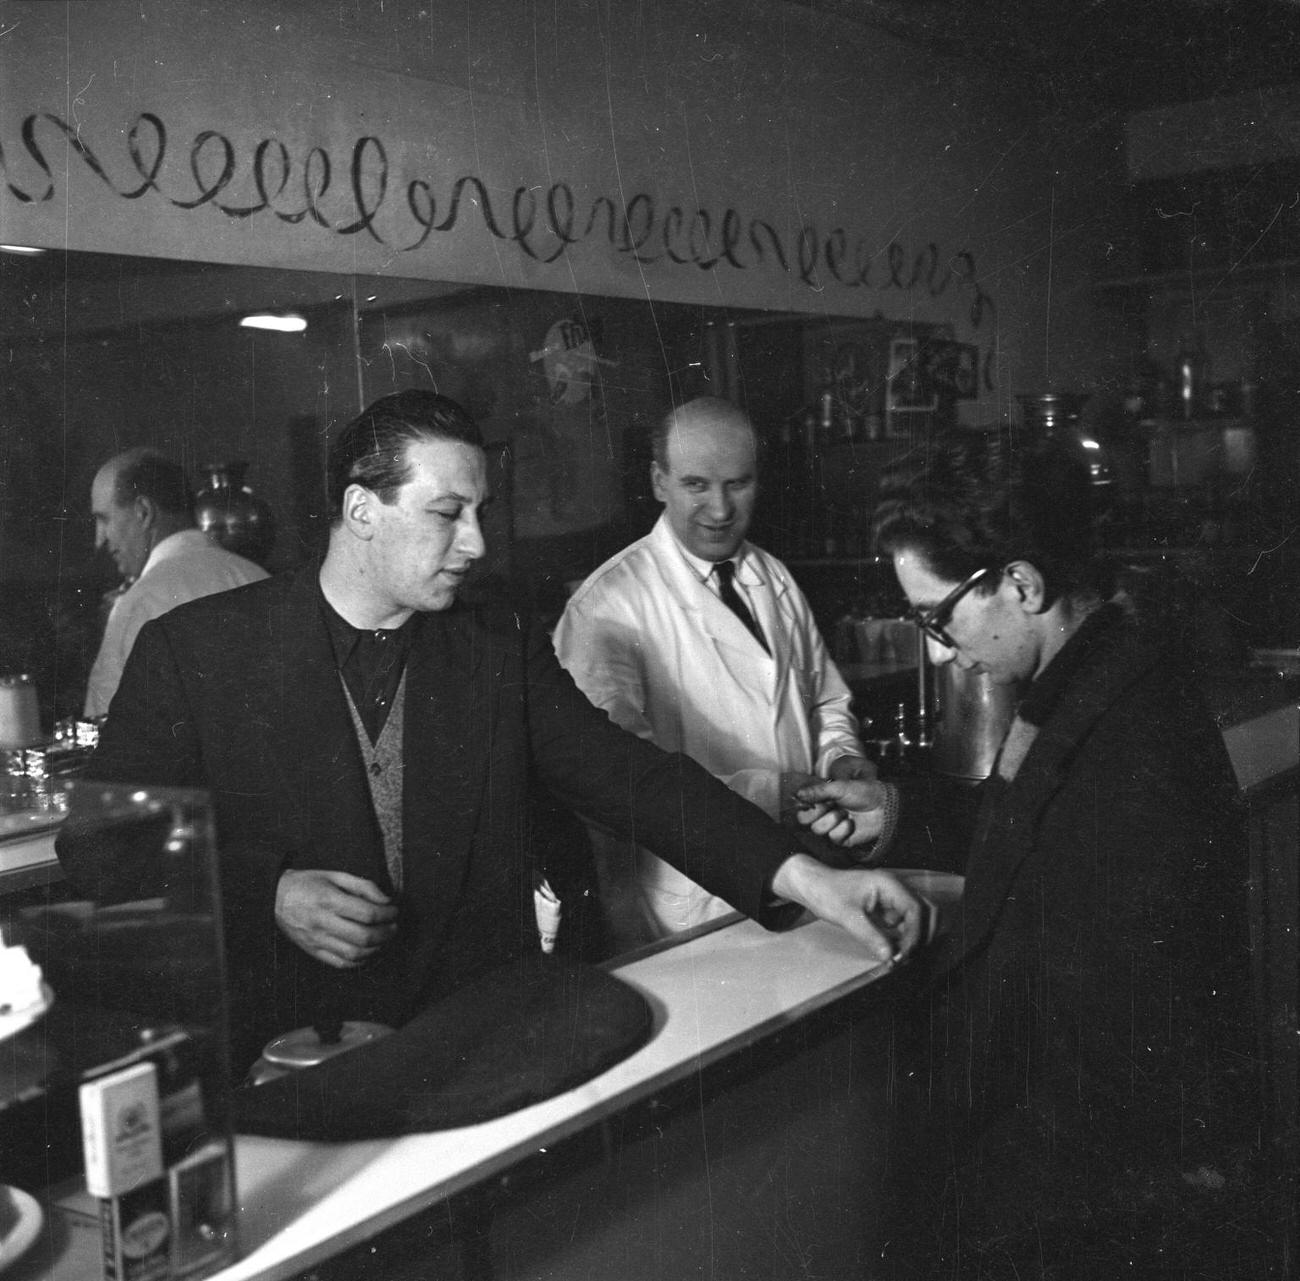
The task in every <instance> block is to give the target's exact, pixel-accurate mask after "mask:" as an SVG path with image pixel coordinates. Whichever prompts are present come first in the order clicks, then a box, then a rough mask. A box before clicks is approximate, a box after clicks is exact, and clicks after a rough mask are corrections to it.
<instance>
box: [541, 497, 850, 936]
mask: <svg viewBox="0 0 1300 1281" xmlns="http://www.w3.org/2000/svg"><path fill="white" fill-rule="evenodd" d="M734 581H735V584H736V589H737V591H738V592H739V593H740V594H741V596H742V598H743V599H744V600H745V601H746V603H747V604H748V605H749V608H750V611H751V612H752V613H753V615H754V617H755V619H756V620H757V622H758V624H759V626H760V627H761V628H762V630H763V635H764V638H765V639H766V641H767V643H768V646H769V647H770V649H771V653H770V654H767V653H764V652H763V649H762V647H761V646H760V645H759V644H758V642H757V641H756V640H755V639H754V637H753V636H752V635H751V634H750V632H749V631H748V629H747V628H746V627H745V625H744V623H742V622H741V621H740V619H739V618H737V617H736V615H735V614H733V613H732V612H731V610H730V609H728V608H727V606H726V605H725V604H723V602H722V601H721V600H720V599H719V598H718V595H717V581H716V576H715V575H714V574H713V564H712V563H711V562H709V561H703V560H700V559H699V558H698V557H695V556H692V555H690V554H689V553H687V552H686V551H685V550H684V549H683V548H682V547H681V545H680V544H679V543H678V542H677V540H676V538H675V537H674V536H673V533H672V530H671V528H670V527H669V525H668V522H667V519H666V518H665V517H662V516H661V517H660V519H659V521H658V523H657V524H656V525H655V527H654V529H653V530H651V532H650V533H649V534H647V535H646V536H645V537H644V538H642V539H639V540H638V541H637V542H635V543H632V544H631V545H630V546H628V547H625V548H624V549H623V550H622V551H621V552H619V553H618V554H617V555H615V556H614V557H612V558H611V559H610V560H608V561H606V562H605V564H603V565H602V566H601V567H600V568H599V569H597V570H596V571H595V572H594V573H593V574H592V575H591V576H590V577H589V578H588V579H587V580H586V582H584V583H583V584H582V586H581V587H580V588H579V589H578V590H577V592H575V593H574V595H573V597H572V599H571V600H570V601H569V604H568V607H567V608H566V609H565V611H564V616H563V617H562V618H561V620H560V623H559V626H558V627H557V628H556V632H555V650H556V654H557V655H558V657H559V660H560V663H561V664H562V665H563V666H564V667H565V668H567V669H568V671H569V672H570V674H571V675H572V676H573V678H574V680H575V681H576V682H577V684H578V686H579V688H580V689H581V690H582V691H583V693H585V694H586V695H587V697H588V698H589V699H591V701H592V702H593V703H594V704H595V705H596V706H597V707H600V708H603V709H604V710H605V711H606V712H607V713H608V714H609V716H610V718H611V719H612V720H613V721H614V722H615V723H616V724H618V725H621V726H622V727H623V728H624V729H626V730H630V731H631V732H632V733H634V734H637V735H639V736H640V737H641V738H646V739H649V740H651V741H652V742H654V743H655V744H657V745H658V746H659V747H662V748H664V749H665V750H667V751H677V752H684V753H685V754H686V755H688V756H690V757H692V758H694V759H695V760H696V761H698V762H699V763H700V764H701V765H703V766H704V768H705V769H707V770H708V771H709V772H710V773H711V774H713V775H715V776H716V777H717V778H719V779H721V780H722V781H723V782H724V783H726V784H727V785H728V786H729V787H731V788H732V789H733V790H734V791H736V792H739V793H740V794H741V795H742V796H745V797H746V798H747V799H749V800H751V801H753V802H754V804H756V805H758V806H759V807H760V808H761V809H763V810H765V811H766V812H767V813H768V814H769V815H770V816H771V817H773V818H776V817H778V815H779V814H780V811H781V799H782V798H781V796H780V780H781V775H782V773H783V772H786V771H800V772H803V773H808V774H813V773H816V774H825V773H826V771H827V770H828V769H829V767H830V765H831V763H832V762H833V761H834V760H836V759H837V758H839V757H840V756H862V755H864V752H863V749H862V744H861V742H860V740H859V739H858V736H857V728H858V727H857V721H856V719H855V718H854V716H853V714H852V712H851V711H850V701H851V695H850V692H849V689H848V686H847V685H845V683H844V680H843V678H842V677H841V676H840V674H839V671H838V669H837V668H836V666H835V664H834V663H833V662H832V661H831V658H830V655H829V654H828V653H827V652H826V646H825V644H824V643H823V641H822V637H821V634H820V632H819V631H818V630H817V626H816V623H815V622H814V620H813V616H812V611H811V609H810V608H809V607H808V602H807V600H806V599H805V598H804V595H803V593H802V592H801V591H800V590H799V588H798V587H797V586H796V584H795V582H794V580H793V579H792V578H791V577H790V574H789V571H788V570H787V569H786V568H785V566H784V565H782V564H781V562H780V561H779V560H777V559H776V558H775V557H773V556H769V555H768V554H767V553H766V552H764V551H762V550H761V549H759V548H757V547H754V546H752V545H751V544H748V543H746V544H743V545H742V547H741V549H740V551H739V553H738V554H737V556H736V574H735V579H734ZM602 857H604V852H602ZM624 861H626V858H625V857H624ZM636 864H637V867H636V880H637V881H638V883H639V886H640V894H641V898H642V899H643V900H644V901H643V904H642V907H643V910H644V911H645V913H646V914H647V915H648V916H649V917H651V918H653V919H654V921H655V922H656V929H655V931H654V932H656V933H658V934H659V935H662V934H666V933H675V932H677V931H678V930H681V929H685V928H689V927H690V926H691V925H694V924H697V923H698V922H699V921H701V920H707V919H709V918H710V917H711V916H717V915H719V914H721V913H722V912H725V911H727V910H729V909H728V908H727V906H726V904H725V903H722V902H721V900H719V899H715V898H712V897H711V896H710V895H708V894H706V893H705V891H704V890H702V889H700V887H699V886H697V885H695V884H694V882H692V881H690V880H689V879H688V878H687V877H685V876H683V875H682V873H680V872H678V871H676V870H675V869H674V868H672V867H671V866H670V865H669V864H667V863H665V862H663V861H662V860H661V859H658V858H655V857H654V856H653V855H650V854H649V853H648V852H646V851H641V852H639V853H638V855H637V856H636ZM607 872H608V868H603V869H602V873H601V874H602V878H604V877H605V875H606V874H607Z"/></svg>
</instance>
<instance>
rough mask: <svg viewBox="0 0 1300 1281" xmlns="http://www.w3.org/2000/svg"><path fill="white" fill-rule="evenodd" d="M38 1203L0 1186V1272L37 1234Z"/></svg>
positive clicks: (41, 1220) (39, 1221) (19, 1191)
mask: <svg viewBox="0 0 1300 1281" xmlns="http://www.w3.org/2000/svg"><path fill="white" fill-rule="evenodd" d="M44 1222H45V1215H44V1214H43V1213H42V1212H41V1206H40V1202H38V1201H37V1200H36V1198H35V1197H34V1196H32V1195H31V1194H30V1193H29V1192H24V1191H23V1190H22V1189H21V1188H11V1187H6V1186H5V1185H4V1184H0V1272H3V1271H5V1269H6V1268H8V1267H10V1266H12V1265H13V1264H15V1263H17V1262H18V1260H19V1259H20V1258H22V1256H23V1255H24V1254H26V1253H27V1251H28V1250H30V1249H31V1247H32V1244H33V1242H35V1240H36V1238H37V1237H38V1236H40V1234H41V1225H42V1224H43V1223H44Z"/></svg>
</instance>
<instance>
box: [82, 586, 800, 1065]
mask: <svg viewBox="0 0 1300 1281" xmlns="http://www.w3.org/2000/svg"><path fill="white" fill-rule="evenodd" d="M317 574H318V567H317V566H316V565H312V566H309V567H307V568H304V569H302V570H299V571H297V572H295V573H291V574H287V575H282V576H279V577H277V578H274V579H270V580H268V581H266V582H263V583H259V584H257V585H256V586H255V587H253V588H250V589H248V590H240V591H234V592H228V593H225V594H223V595H221V596H215V597H210V598H207V599H205V600H202V601H199V602H196V603H195V604H193V605H190V606H183V607H181V608H179V609H176V610H174V611H172V612H171V613H169V614H167V615H165V616H163V617H162V618H160V619H157V620H155V621H153V622H151V623H148V624H146V626H145V627H144V628H143V629H142V631H141V633H140V637H139V639H138V641H137V643H136V646H135V648H134V651H133V653H132V655H131V659H130V661H129V663H128V665H127V669H126V672H125V674H124V677H123V680H122V685H121V688H120V690H119V693H118V696H117V699H116V700H115V704H114V708H113V716H112V719H111V721H110V722H108V723H107V724H106V725H105V727H104V732H103V735H102V736H101V738H100V740H99V746H98V748H97V749H96V752H95V754H94V756H93V758H92V760H91V762H90V763H89V765H88V767H87V773H88V776H89V777H92V778H95V779H102V780H104V781H108V782H129V783H135V784H155V785H159V786H175V787H204V788H208V789H209V790H210V791H211V793H212V798H213V805H214V810H215V815H216V827H217V839H218V845H219V857H220V868H221V879H222V895H223V902H224V913H223V915H224V924H225V932H226V957H227V967H228V977H229V990H230V994H231V1011H230V1014H231V1035H232V1041H233V1049H234V1063H235V1067H236V1071H240V1070H242V1069H243V1068H244V1067H246V1066H247V1065H248V1064H249V1063H251V1062H252V1060H253V1059H254V1058H256V1056H257V1054H258V1053H259V1052H260V1050H261V1047H262V1045H263V1044H264V1043H265V1042H266V1041H267V1040H268V1039H269V1038H270V1037H272V1036H274V1035H277V1034H279V1033H282V1032H285V1031H289V1030H291V1029H294V1028H297V1027H301V1026H303V1025H304V1024H307V1023H311V1022H314V1021H316V1020H317V1019H319V1018H322V1017H327V1018H328V1017H333V1018H344V1019H356V1020H366V1021H373V1022H380V1023H387V1024H390V1025H400V1024H403V1023H405V1022H406V1021H407V1020H409V1019H410V1018H411V1017H413V1016H414V1015H415V1014H416V1013H417V1012H418V1011H419V1010H421V1009H422V1008H424V1007H425V1006H427V1005H428V1004H429V1003H430V1002H432V1001H435V1000H437V999H439V998H440V997H442V996H445V995H446V994H447V993H449V992H451V991H454V990H455V989H457V988H459V987H461V986H463V985H464V984H465V983H467V982H470V981H472V980H473V979H474V978H476V977H478V976H480V975H482V974H483V973H485V972H486V971H488V970H489V969H492V968H494V967H496V966H499V965H501V964H504V963H506V962H508V961H510V960H511V959H512V958H513V957H516V956H519V955H521V954H522V953H524V952H526V951H529V950H534V949H536V948H537V947H538V938H537V927H536V923H535V916H534V908H533V902H532V897H533V871H534V867H533V850H532V845H531V833H532V829H531V825H530V821H529V819H530V815H529V809H528V805H529V796H530V785H531V783H532V782H533V781H534V780H536V781H538V782H540V783H541V784H542V785H543V786H544V787H545V788H547V789H548V790H549V791H550V793H551V794H552V795H554V796H555V797H556V798H557V800H559V801H560V802H561V803H563V804H565V805H567V806H569V807H571V808H581V810H582V811H583V812H584V813H585V814H588V815H590V816H592V817H593V818H594V819H595V820H596V821H598V822H600V823H603V824H604V825H605V826H607V827H609V828H611V829H613V830H615V831H619V832H621V833H623V834H625V835H628V836H634V837H635V839H637V840H638V841H642V842H644V843H645V844H647V845H650V846H651V847H652V848H655V849H657V850H659V851H661V852H662V853H663V854H664V856H665V857H667V858H669V859H671V860H673V861H674V862H675V863H676V864H677V865H679V866H680V867H682V869H683V870H685V871H686V872H687V873H688V874H689V875H690V876H691V877H692V878H693V879H695V880H698V881H700V882H702V883H704V884H706V885H708V886H709V887H710V888H711V889H712V890H713V891H714V892H715V893H717V894H719V895H721V896H722V897H724V898H725V899H726V900H727V901H728V902H730V903H731V904H733V905H734V906H735V907H736V908H737V909H739V910H740V911H742V912H744V913H746V914H747V915H749V916H752V917H755V918H756V919H758V920H760V921H761V922H762V923H764V924H767V925H778V924H787V923H789V922H790V921H792V920H793V919H795V918H796V917H797V916H798V914H799V913H798V910H797V909H796V908H795V907H794V905H789V904H785V905H773V904H772V903H771V901H770V895H769V894H768V884H769V882H770V880H771V877H772V875H773V874H774V872H775V871H776V869H777V867H778V866H779V865H780V864H781V863H782V862H783V861H784V860H785V859H786V858H787V857H788V856H789V853H790V851H791V850H792V849H794V848H797V845H796V844H795V843H794V842H793V841H792V840H791V839H790V838H789V837H788V836H787V835H785V834H783V833H782V832H781V830H780V829H779V828H778V827H776V826H775V825H774V824H772V823H771V822H770V821H769V820H768V819H767V818H766V817H765V816H764V815H763V814H762V813H761V812H760V811H759V810H757V809H756V808H754V807H753V806H751V805H749V804H748V803H747V802H746V801H744V800H742V799H741V798H740V797H738V796H737V795H735V794H734V793H733V792H731V791H729V790H728V789H727V788H725V787H724V786H722V785H721V784H719V783H717V782H716V781H715V780H714V779H712V778H711V777H710V776H709V775H708V774H707V773H705V771H703V770H702V769H700V767H699V766H697V765H695V764H694V763H693V762H692V761H690V760H688V759H687V758H685V757H683V756H680V755H670V754H668V753H664V752H661V751H660V750H659V749H657V748H655V747H653V746H652V745H650V744H649V743H644V742H642V741H640V740H639V739H637V738H636V737H635V736H633V735H631V734H626V733H624V732H623V731H622V730H620V729H618V728H617V727H616V726H614V725H613V724H612V723H611V722H610V721H609V719H608V718H607V717H606V716H605V714H604V713H603V712H600V711H597V710H596V709H595V708H593V707H592V706H591V704H590V703H589V702H588V701H587V700H586V698H584V697H583V695H582V694H581V693H580V692H579V691H578V689H577V688H576V686H575V685H574V684H573V681H572V680H571V678H570V677H569V676H568V675H567V674H566V673H565V672H564V671H563V670H562V669H561V668H560V666H559V665H558V663H557V662H556V660H555V656H554V653H553V651H552V648H551V645H550V641H549V639H548V637H547V636H546V634H545V633H544V632H543V631H541V630H540V629H538V628H535V627H534V626H533V625H532V624H531V622H530V620H529V619H528V618H526V617H523V616H520V615H518V614H517V613H515V612H514V611H513V610H512V609H510V608H508V607H506V606H504V605H501V604H495V603H492V602H487V603H484V604H481V605H478V606H472V605H470V604H468V603H464V604H460V603H458V604H457V605H456V606H454V607H453V608H452V609H449V610H446V611H444V612H441V613H434V614H428V615H426V616H425V617H424V618H423V620H422V621H421V623H420V625H419V628H418V634H416V635H415V636H414V637H413V638H412V641H411V648H410V654H409V657H408V659H407V662H406V701H405V705H404V730H403V759H404V771H405V785H404V788H403V793H404V795H403V814H402V830H403V844H404V851H403V868H404V871H403V875H404V885H403V890H402V893H401V895H400V897H399V898H398V906H399V918H398V927H399V928H398V934H397V937H396V939H395V940H394V941H393V942H392V943H390V944H389V945H388V946H387V947H385V948H384V949H383V950H382V951H381V953H380V954H379V955H378V956H377V957H376V958H375V959H374V960H373V961H371V962H369V963H368V964H366V965H364V966H362V967H360V968H357V969H351V970H334V969H331V968H330V967H328V966H325V965H323V964H321V963H319V962H317V961H315V960H313V959H312V958H311V957H309V956H308V955H307V954H306V953H305V952H303V951H302V950H301V949H299V948H298V947H296V946H295V945H294V944H293V943H291V942H290V941H289V939H288V938H287V937H286V936H285V935H283V934H282V933H281V932H280V931H279V929H278V927H277V924H276V920H275V895H276V886H277V883H278V881H279V878H280V875H281V873H282V872H284V871H285V870H287V869H290V868H304V869H305V868H319V869H327V870H329V869H332V870H336V871H343V872H349V873H352V874H354V875H357V876H362V877H365V878H367V879H368V880H370V881H372V882H374V883H375V884H376V885H378V886H379V887H380V888H381V889H383V890H384V891H385V892H386V893H390V894H391V893H392V892H393V886H392V883H391V880H390V878H389V874H388V869H387V867H386V865H385V861H384V850H383V841H382V837H381V834H380V829H379V824H378V821H377V819H376V816H375V811H374V807H373V805H372V804H371V800H370V795H369V790H368V786H367V782H366V776H365V770H364V766H363V763H362V754H361V751H360V748H359V745H358V742H357V736H356V733H355V732H354V729H353V725H352V722H351V719H350V714H349V711H348V707H347V700H346V698H345V695H344V690H343V687H342V685H341V683H340V681H339V676H338V670H337V666H336V663H335V658H334V653H333V648H332V643H331V639H330V633H329V630H328V627H327V625H326V623H325V621H324V618H323V616H322V612H321V609H320V594H319V588H318V585H317ZM75 817H76V816H75V813H74V815H73V816H72V817H71V818H70V820H69V822H68V823H67V824H65V826H64V829H63V831H62V832H61V833H60V836H59V839H58V842H57V851H58V855H59V858H60V861H61V862H62V864H63V867H64V869H65V871H66V872H67V875H68V877H69V880H70V881H71V883H72V884H73V886H74V887H76V889H77V890H78V892H80V893H83V894H86V895H88V896H89V897H91V898H94V899H97V900H100V901H109V902H111V901H123V900H129V899H139V898H147V897H150V896H151V895H156V894H160V893H165V892H167V889H168V887H167V886H166V885H165V884H160V883H159V882H160V878H161V876H162V872H161V869H160V868H159V867H158V866H157V865H156V864H154V863H150V864H149V865H147V866H144V867H141V866H139V865H138V864H137V863H133V862H132V861H131V859H130V858H129V856H127V853H126V852H125V851H122V850H120V849H117V848H116V847H114V846H112V845H111V844H110V843H108V839H107V838H106V837H105V836H104V835H103V834H101V833H96V832H90V831H87V830H85V829H84V827H82V826H81V825H79V824H78V823H77V822H75V821H74V820H75Z"/></svg>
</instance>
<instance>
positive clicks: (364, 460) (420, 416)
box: [326, 390, 483, 525]
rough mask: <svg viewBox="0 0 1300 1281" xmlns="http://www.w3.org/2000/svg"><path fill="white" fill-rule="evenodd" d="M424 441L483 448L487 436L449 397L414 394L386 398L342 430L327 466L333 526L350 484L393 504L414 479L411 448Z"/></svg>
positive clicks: (328, 495) (341, 516)
mask: <svg viewBox="0 0 1300 1281" xmlns="http://www.w3.org/2000/svg"><path fill="white" fill-rule="evenodd" d="M422 440H453V441H460V442H461V443H462V444H466V445H473V446H474V447H475V448H476V449H482V448H483V434H482V432H480V431H479V429H478V425H477V424H476V423H475V422H474V420H473V419H472V418H471V417H470V416H469V414H468V413H467V412H466V411H465V409H463V408H462V407H461V406H460V405H458V404H457V403H456V402H455V401H454V400H452V399H451V398H450V397H449V396H440V395H439V394H438V393H437V392H433V391H423V390H410V391H399V392H395V393H394V394H393V395H391V396H383V397H381V398H380V399H379V400H377V401H375V402H374V404H373V405H370V406H369V407H368V408H367V409H364V410H363V411H362V412H361V413H360V414H358V415H357V416H356V417H355V418H354V419H353V420H352V421H351V422H350V423H348V425H347V426H346V427H344V428H343V430H342V431H341V432H339V434H338V436H337V437H336V439H335V441H334V443H333V444H332V445H331V446H330V451H329V459H328V462H327V463H326V498H327V500H328V502H329V518H330V524H331V525H337V524H338V523H339V522H340V521H341V520H342V519H343V495H344V494H345V493H346V492H347V488H348V486H349V485H354V484H355V485H364V486H365V487H366V488H367V489H369V490H371V491H373V492H374V493H376V494H378V495H379V501H380V502H382V503H391V502H392V501H393V499H394V498H395V497H396V495H397V491H398V490H399V489H401V487H402V486H403V485H404V484H406V482H407V481H408V480H410V478H411V464H410V462H409V460H408V459H407V456H406V451H407V448H408V446H410V445H411V444H413V443H415V442H417V441H422Z"/></svg>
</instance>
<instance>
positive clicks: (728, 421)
mask: <svg viewBox="0 0 1300 1281" xmlns="http://www.w3.org/2000/svg"><path fill="white" fill-rule="evenodd" d="M652 443H653V449H654V462H653V463H652V464H651V469H650V478H651V482H652V483H653V486H654V493H655V497H656V498H657V499H658V500H659V501H660V502H661V503H663V505H664V512H665V515H666V516H667V518H668V524H669V526H670V528H671V529H672V531H673V535H674V536H675V537H676V539H677V541H678V542H679V543H680V544H681V545H682V546H683V547H684V548H685V549H686V550H687V551H688V552H690V553H691V554H692V555H695V556H698V557H700V558H701V559H702V560H708V561H720V560H730V559H731V557H733V556H734V555H735V554H736V552H737V551H738V550H739V548H740V545H741V543H743V542H744V540H745V535H746V533H747V532H748V531H749V524H750V521H751V520H752V519H753V515H754V503H755V500H756V499H757V497H758V440H757V437H756V436H755V434H754V428H753V425H752V424H751V423H750V421H749V418H748V417H747V416H746V415H745V414H744V413H742V412H741V411H740V410H739V409H737V408H736V406H735V405H733V404H731V403H730V402H728V401H725V400H718V399H716V398H714V397H711V396H706V397H701V398H700V399H699V400H692V401H689V402H688V403H687V404H685V405H682V406H681V407H680V408H679V409H675V410H674V411H673V412H672V413H671V414H669V415H668V416H667V417H666V418H665V419H664V421H663V423H662V424H661V425H660V429H659V431H658V432H657V433H656V435H655V438H654V440H653V442H652Z"/></svg>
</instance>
